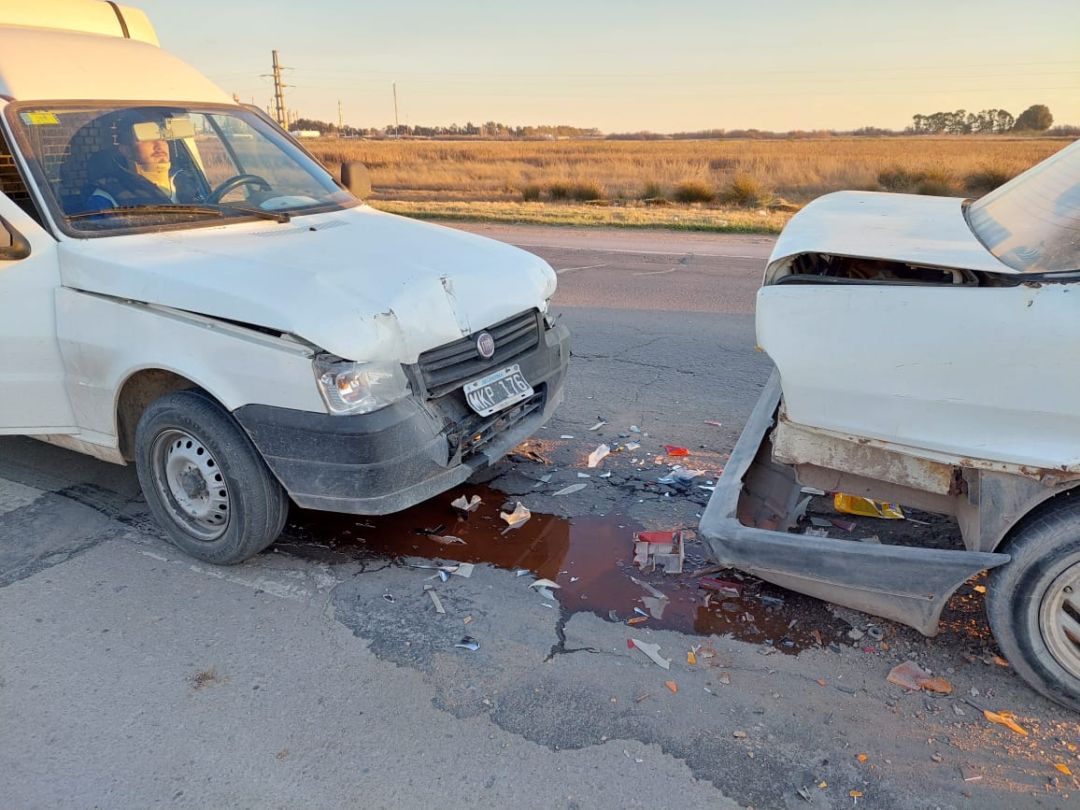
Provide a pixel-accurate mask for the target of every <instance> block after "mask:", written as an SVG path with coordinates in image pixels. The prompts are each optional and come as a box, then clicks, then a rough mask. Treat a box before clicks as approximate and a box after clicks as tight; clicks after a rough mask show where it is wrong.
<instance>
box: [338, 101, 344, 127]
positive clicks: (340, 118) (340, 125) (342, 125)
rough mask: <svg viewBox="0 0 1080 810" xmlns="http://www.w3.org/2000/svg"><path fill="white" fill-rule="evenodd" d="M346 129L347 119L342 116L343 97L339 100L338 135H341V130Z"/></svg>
mask: <svg viewBox="0 0 1080 810" xmlns="http://www.w3.org/2000/svg"><path fill="white" fill-rule="evenodd" d="M343 129H345V119H344V118H342V117H341V99H340V98H339V99H338V102H337V131H338V137H341V130H343Z"/></svg>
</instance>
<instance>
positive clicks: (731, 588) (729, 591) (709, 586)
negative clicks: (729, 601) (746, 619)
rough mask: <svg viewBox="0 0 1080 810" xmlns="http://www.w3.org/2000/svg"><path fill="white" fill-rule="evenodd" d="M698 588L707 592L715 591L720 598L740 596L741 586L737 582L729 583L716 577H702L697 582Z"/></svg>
mask: <svg viewBox="0 0 1080 810" xmlns="http://www.w3.org/2000/svg"><path fill="white" fill-rule="evenodd" d="M698 587H699V588H704V589H705V590H707V591H716V592H717V593H718V594H720V595H722V596H734V597H740V596H742V589H743V586H742V585H741V584H740V583H738V582H730V581H728V580H726V579H717V578H716V577H702V578H701V579H699V580H698Z"/></svg>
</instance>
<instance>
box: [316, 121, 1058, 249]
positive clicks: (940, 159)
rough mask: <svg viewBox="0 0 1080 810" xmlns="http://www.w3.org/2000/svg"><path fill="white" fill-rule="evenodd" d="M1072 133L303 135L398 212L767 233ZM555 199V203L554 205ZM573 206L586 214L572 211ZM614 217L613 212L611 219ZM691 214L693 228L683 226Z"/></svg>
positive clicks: (963, 186) (990, 167) (330, 163)
mask: <svg viewBox="0 0 1080 810" xmlns="http://www.w3.org/2000/svg"><path fill="white" fill-rule="evenodd" d="M1068 143H1070V139H1066V138H1011V137H1002V136H984V137H958V136H953V137H927V136H923V137H896V138H867V137H864V138H841V137H837V138H820V139H805V140H802V139H800V140H698V141H694V140H685V141H682V140H679V141H604V140H569V141H413V140H386V141H373V140H371V141H369V140H338V139H331V138H325V139H317V140H312V141H307V142H305V145H306V146H307V147H308V149H310V150H311V151H312V153H313V154H314V155H315V156H316V157H318V158H319V159H320V160H321V161H322V162H323V163H324V164H325V165H326V166H327V167H328V168H329V169H330V170H331V171H333V172H335V173H336V172H337V170H338V166H339V165H340V163H341V162H343V161H347V160H359V161H362V162H363V163H365V164H366V165H367V166H368V168H369V170H370V172H371V180H372V186H373V190H374V194H373V198H372V199H373V201H374V202H375V204H376V205H377V206H380V207H386V208H388V209H390V208H392V209H393V210H395V211H397V212H399V213H412V214H415V215H420V216H427V217H438V216H440V211H444V212H445V214H446V216H448V217H450V218H455V219H467V218H477V219H490V218H492V217H494V218H496V219H501V220H502V221H540V220H542V219H543V218H544V217H547V218H548V220H549V221H565V224H593V223H595V224H609V225H610V224H623V225H628V226H631V227H632V226H644V227H665V226H669V225H672V224H674V226H675V227H694V228H697V229H707V230H713V229H715V230H765V231H773V230H776V229H777V228H778V227H780V226H782V224H783V221H784V220H785V219H786V217H787V216H789V215H790V211H792V210H794V209H795V208H797V207H798V206H799V205H802V204H805V203H806V202H808V201H810V200H811V199H813V198H814V197H817V196H819V195H821V194H825V193H827V192H830V191H836V190H839V189H866V190H885V191H907V192H914V193H926V194H945V195H958V196H978V195H979V194H983V193H985V192H986V191H988V190H990V189H991V188H993V187H995V186H996V185H999V184H1000V183H1002V182H1004V181H1005V180H1007V179H1008V178H1010V177H1013V176H1015V175H1016V174H1018V173H1020V172H1021V171H1023V170H1024V169H1026V168H1028V167H1029V166H1031V165H1033V164H1035V163H1037V162H1038V161H1040V160H1042V159H1043V158H1045V157H1047V156H1049V155H1051V154H1053V153H1054V152H1056V151H1058V150H1059V149H1061V148H1062V147H1063V146H1065V145H1067V144H1068ZM380 201H388V202H389V203H392V205H391V204H387V205H385V206H383V205H381V202H380ZM479 202H483V203H486V204H487V205H486V206H474V209H475V216H473V215H471V214H470V212H469V206H468V205H463V204H465V203H479ZM496 204H498V205H496ZM560 207H562V208H564V209H565V210H564V211H562V212H561V213H560V212H559V211H558V210H557V209H559V208H560ZM570 209H577V210H579V211H581V212H582V213H583V214H584V215H587V216H584V218H583V219H582V220H581V221H578V220H577V219H576V215H574V214H572V212H571V210H570ZM545 211H546V212H547V213H546V214H545V213H544V212H545ZM763 211H765V212H768V213H767V214H763V213H762V212H763ZM751 213H753V214H755V215H757V216H758V217H760V220H755V219H754V218H753V217H752V216H749V214H751ZM617 214H618V215H619V216H616V215H617ZM775 214H780V216H775ZM620 217H621V219H622V220H624V221H623V222H619V221H617V220H618V219H619V218H620ZM538 218H540V219H538ZM691 219H692V220H694V224H691V225H688V224H686V222H687V221H688V220H691ZM680 221H682V222H683V223H684V224H683V225H681V226H680V225H678V224H677V223H678V222H680Z"/></svg>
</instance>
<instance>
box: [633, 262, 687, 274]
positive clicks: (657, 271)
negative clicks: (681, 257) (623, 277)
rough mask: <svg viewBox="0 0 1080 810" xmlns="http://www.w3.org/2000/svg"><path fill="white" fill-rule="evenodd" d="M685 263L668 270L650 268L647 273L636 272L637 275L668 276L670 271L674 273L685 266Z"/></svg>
mask: <svg viewBox="0 0 1080 810" xmlns="http://www.w3.org/2000/svg"><path fill="white" fill-rule="evenodd" d="M685 266H686V265H684V264H677V265H675V266H674V267H669V268H668V269H667V270H650V271H649V272H647V273H634V275H635V276H666V275H667V274H668V273H674V272H675V271H676V270H678V269H679V268H680V267H685Z"/></svg>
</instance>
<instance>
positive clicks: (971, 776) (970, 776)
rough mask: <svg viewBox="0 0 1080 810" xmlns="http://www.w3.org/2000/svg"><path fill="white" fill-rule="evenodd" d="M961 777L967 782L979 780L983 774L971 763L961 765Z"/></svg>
mask: <svg viewBox="0 0 1080 810" xmlns="http://www.w3.org/2000/svg"><path fill="white" fill-rule="evenodd" d="M960 777H961V778H962V779H963V780H964V781H965V782H978V781H980V780H981V779H982V778H983V775H982V774H981V773H979V772H978V771H977V770H975V769H974V768H972V767H971V766H970V765H961V766H960Z"/></svg>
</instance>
